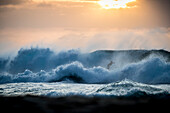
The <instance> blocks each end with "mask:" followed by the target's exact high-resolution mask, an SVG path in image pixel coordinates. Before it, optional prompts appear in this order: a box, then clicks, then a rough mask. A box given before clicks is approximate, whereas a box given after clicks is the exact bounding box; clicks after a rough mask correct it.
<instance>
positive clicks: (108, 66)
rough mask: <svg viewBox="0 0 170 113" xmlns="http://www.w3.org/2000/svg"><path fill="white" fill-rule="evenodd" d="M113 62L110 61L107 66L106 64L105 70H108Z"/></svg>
mask: <svg viewBox="0 0 170 113" xmlns="http://www.w3.org/2000/svg"><path fill="white" fill-rule="evenodd" d="M112 64H113V62H112V61H111V62H110V63H109V64H107V69H110V67H111V66H112Z"/></svg>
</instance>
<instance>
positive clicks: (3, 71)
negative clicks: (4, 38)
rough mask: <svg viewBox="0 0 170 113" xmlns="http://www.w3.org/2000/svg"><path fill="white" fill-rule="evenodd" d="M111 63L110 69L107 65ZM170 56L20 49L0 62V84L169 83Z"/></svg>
mask: <svg viewBox="0 0 170 113" xmlns="http://www.w3.org/2000/svg"><path fill="white" fill-rule="evenodd" d="M110 61H113V64H112V65H111V67H110V69H109V70H108V69H106V68H107V65H108V64H109V63H110ZM169 61H170V53H169V52H167V51H164V50H152V51H147V50H129V51H96V52H93V53H86V54H84V53H81V52H80V51H78V50H69V51H63V52H59V53H54V52H53V51H51V50H50V49H39V48H31V49H21V50H20V51H19V52H18V55H17V56H16V57H15V58H14V59H12V60H10V59H9V58H8V59H6V60H4V59H0V83H1V84H3V83H19V82H61V81H65V82H78V83H111V82H116V81H121V80H124V79H129V80H133V81H136V82H141V83H147V84H159V83H163V84H165V83H166V84H169V83H170V63H169Z"/></svg>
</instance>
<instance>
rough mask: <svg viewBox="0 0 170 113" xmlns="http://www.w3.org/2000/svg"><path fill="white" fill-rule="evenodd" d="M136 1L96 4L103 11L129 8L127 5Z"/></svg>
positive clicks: (101, 2) (100, 2)
mask: <svg viewBox="0 0 170 113" xmlns="http://www.w3.org/2000/svg"><path fill="white" fill-rule="evenodd" d="M135 1H136V0H100V1H98V4H99V5H100V6H101V7H102V8H104V9H112V8H114V9H119V8H130V6H128V5H127V4H128V3H130V2H135Z"/></svg>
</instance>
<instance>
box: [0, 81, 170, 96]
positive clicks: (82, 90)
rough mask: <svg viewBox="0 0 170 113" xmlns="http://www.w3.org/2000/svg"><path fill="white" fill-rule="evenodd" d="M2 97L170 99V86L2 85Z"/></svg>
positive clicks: (131, 83) (0, 87)
mask: <svg viewBox="0 0 170 113" xmlns="http://www.w3.org/2000/svg"><path fill="white" fill-rule="evenodd" d="M0 95H1V96H3V95H4V96H21V95H22V96H24V95H36V96H48V97H49V96H50V97H60V96H73V95H76V96H77V95H78V96H89V97H133V98H135V97H152V98H153V97H156V98H169V96H170V85H148V84H142V83H137V82H134V81H131V80H128V79H125V80H122V81H119V82H115V83H110V84H75V83H62V82H57V83H10V84H3V85H0Z"/></svg>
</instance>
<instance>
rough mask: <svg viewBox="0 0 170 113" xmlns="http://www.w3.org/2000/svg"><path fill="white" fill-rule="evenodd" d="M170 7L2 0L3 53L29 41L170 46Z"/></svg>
mask: <svg viewBox="0 0 170 113" xmlns="http://www.w3.org/2000/svg"><path fill="white" fill-rule="evenodd" d="M127 1H131V2H129V3H126V2H127ZM169 11H170V0H118V1H114V0H0V55H4V54H13V52H16V51H18V50H19V49H20V48H29V47H44V48H46V47H48V48H51V49H54V50H56V51H60V50H68V49H77V48H78V49H80V50H82V51H83V52H91V51H95V50H101V49H102V50H103V49H109V50H110V49H111V50H127V49H165V50H168V51H170V44H169V43H170V13H169Z"/></svg>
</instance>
